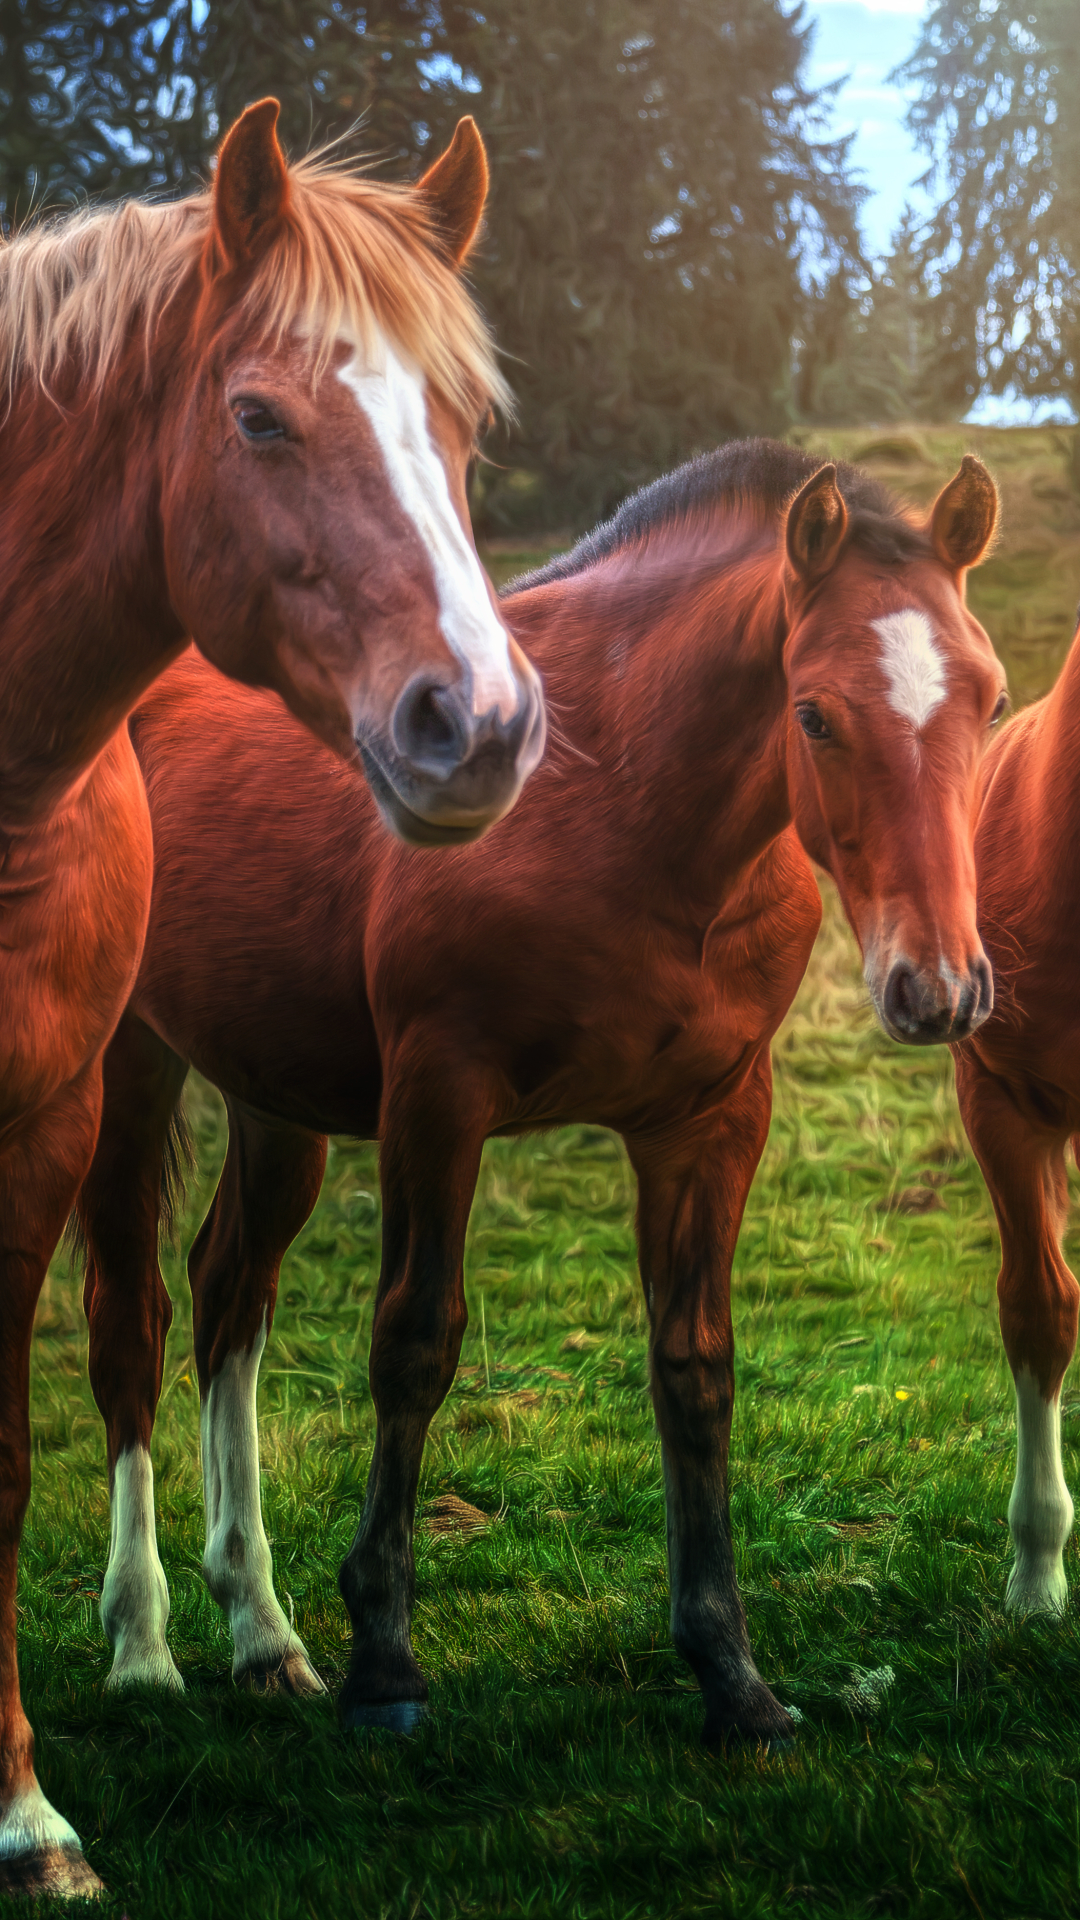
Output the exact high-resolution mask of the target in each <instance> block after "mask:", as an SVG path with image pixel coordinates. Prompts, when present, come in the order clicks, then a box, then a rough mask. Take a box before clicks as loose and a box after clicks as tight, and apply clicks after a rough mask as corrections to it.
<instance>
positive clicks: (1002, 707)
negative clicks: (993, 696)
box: [990, 693, 1009, 727]
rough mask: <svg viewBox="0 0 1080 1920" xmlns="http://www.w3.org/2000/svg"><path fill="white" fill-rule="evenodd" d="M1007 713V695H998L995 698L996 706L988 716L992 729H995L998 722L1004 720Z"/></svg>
mask: <svg viewBox="0 0 1080 1920" xmlns="http://www.w3.org/2000/svg"><path fill="white" fill-rule="evenodd" d="M1008 711H1009V696H1008V694H1007V693H999V694H998V697H997V705H996V707H995V708H994V711H993V713H992V714H991V715H990V725H991V726H992V727H996V726H997V723H998V721H999V720H1002V719H1004V717H1005V715H1006V713H1008Z"/></svg>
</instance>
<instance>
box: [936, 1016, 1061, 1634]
mask: <svg viewBox="0 0 1080 1920" xmlns="http://www.w3.org/2000/svg"><path fill="white" fill-rule="evenodd" d="M956 1085H957V1093H958V1095H959V1098H960V1112H961V1114H962V1115H963V1120H964V1125H965V1127H966V1128H967V1133H968V1138H969V1140H970V1141H971V1144H972V1146H973V1148H974V1149H975V1154H976V1157H977V1159H978V1162H979V1165H980V1166H981V1168H982V1170H983V1174H984V1176H985V1179H986V1184H987V1186H988V1187H989V1189H990V1198H991V1199H992V1201H993V1203H994V1212H995V1213H996V1214H997V1221H998V1229H999V1232H1000V1234H1001V1272H1000V1273H999V1275H998V1309H999V1314H1000V1319H1001V1335H1002V1339H1003V1341H1004V1343H1005V1352H1006V1355H1007V1356H1008V1361H1009V1365H1010V1367H1011V1368H1012V1373H1013V1380H1014V1381H1015V1384H1016V1440H1017V1446H1016V1480H1015V1482H1014V1485H1013V1490H1012V1498H1011V1500H1010V1501H1009V1528H1010V1531H1011V1533H1012V1537H1013V1546H1014V1548H1015V1553H1016V1557H1015V1560H1014V1561H1013V1568H1012V1572H1011V1574H1010V1575H1009V1584H1008V1587H1007V1588H1006V1592H1005V1604H1006V1606H1008V1607H1011V1608H1014V1609H1016V1611H1017V1612H1021V1613H1060V1612H1061V1611H1062V1609H1063V1608H1064V1606H1065V1604H1066V1600H1067V1598H1068V1590H1067V1586H1066V1581H1065V1567H1064V1562H1063V1560H1062V1553H1063V1550H1064V1547H1065V1542H1066V1540H1067V1539H1068V1537H1069V1532H1070V1529H1071V1527H1072V1520H1073V1504H1072V1501H1071V1500H1070V1498H1069V1490H1068V1488H1067V1487H1066V1485H1065V1476H1064V1474H1063V1473H1062V1470H1061V1383H1062V1381H1063V1379H1064V1377H1065V1370H1066V1368H1067V1367H1068V1364H1069V1361H1070V1360H1071V1359H1072V1356H1073V1351H1074V1349H1075V1346H1076V1324H1077V1303H1078V1301H1080V1287H1078V1286H1077V1284H1076V1281H1075V1280H1074V1278H1073V1276H1072V1274H1071V1273H1070V1272H1069V1269H1068V1267H1067V1266H1066V1265H1065V1262H1064V1260H1063V1258H1062V1255H1061V1234H1062V1229H1063V1227H1064V1225H1065V1218H1066V1214H1067V1212H1068V1189H1067V1184H1066V1176H1065V1158H1064V1150H1065V1145H1066V1141H1067V1139H1068V1135H1067V1134H1063V1133H1054V1132H1051V1131H1050V1130H1049V1129H1038V1130H1037V1129H1036V1128H1035V1127H1033V1126H1032V1125H1031V1123H1030V1122H1029V1121H1028V1120H1026V1119H1025V1118H1024V1116H1023V1115H1022V1114H1021V1113H1020V1112H1019V1111H1018V1110H1017V1108H1016V1106H1015V1105H1014V1104H1013V1102H1012V1100H1011V1099H1010V1098H1009V1095H1008V1093H1007V1091H1006V1089H1005V1087H1004V1086H1003V1085H1002V1083H1001V1081H1000V1080H998V1079H996V1078H995V1076H994V1075H993V1074H991V1073H989V1072H988V1071H987V1069H986V1068H985V1067H984V1066H983V1065H982V1064H981V1063H980V1061H979V1060H978V1059H977V1057H976V1056H975V1055H974V1054H973V1052H972V1051H971V1050H970V1049H968V1048H963V1049H958V1050H957V1053H956Z"/></svg>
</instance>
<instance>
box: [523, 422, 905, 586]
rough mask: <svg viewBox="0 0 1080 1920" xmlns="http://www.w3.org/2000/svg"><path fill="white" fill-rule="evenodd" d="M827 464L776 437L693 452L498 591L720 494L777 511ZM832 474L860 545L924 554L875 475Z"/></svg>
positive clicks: (565, 575)
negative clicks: (691, 456) (542, 563)
mask: <svg viewBox="0 0 1080 1920" xmlns="http://www.w3.org/2000/svg"><path fill="white" fill-rule="evenodd" d="M824 465H825V462H824V460H822V459H821V458H820V457H819V456H818V455H817V454H810V453H804V452H803V451H802V448H801V447H793V446H789V445H788V444H787V443H786V442H785V441H781V440H729V441H728V442H727V444H726V445H725V446H722V447H717V448H716V449H715V451H714V452H712V453H702V454H698V456H697V458H696V459H694V460H688V461H687V462H686V464H685V466H682V467H676V468H675V471H674V472H673V473H666V474H664V475H663V477H662V478H661V479H659V480H653V481H652V482H651V483H650V485H649V486H647V487H641V488H639V490H638V492H637V493H632V494H631V495H630V497H629V499H628V500H624V501H623V503H622V506H621V507H619V508H618V510H617V512H615V513H614V514H613V515H612V517H611V519H610V520H605V521H603V522H602V523H601V525H600V526H598V527H595V528H594V529H593V531H592V532H591V533H586V534H584V535H583V537H582V538H581V539H580V540H579V541H578V543H577V545H576V546H575V547H572V548H571V549H570V552H569V553H563V554H558V555H557V556H556V557H555V559H553V560H549V561H548V562H547V564H546V565H545V566H543V567H537V568H536V569H535V570H534V571H533V572H532V573H523V574H520V575H519V576H518V578H517V579H516V580H511V581H509V582H508V584H507V585H506V586H505V587H504V588H503V590H502V591H503V594H504V595H505V594H510V593H520V592H522V591H523V590H524V589H525V588H527V587H542V586H545V585H546V584H547V583H548V582H549V581H551V580H569V579H571V578H572V577H573V576H574V575H575V574H578V573H587V572H588V570H589V568H590V567H594V566H596V565H597V563H598V562H599V561H601V560H606V559H609V558H610V557H611V555H612V554H615V553H619V552H620V551H621V550H622V549H623V548H625V547H629V546H633V545H635V544H637V543H639V542H642V541H644V540H647V539H648V538H649V536H650V535H651V534H654V533H655V532H657V530H658V529H659V528H661V527H663V526H667V525H670V524H671V523H672V522H677V521H680V520H690V519H692V518H694V516H695V515H697V514H700V512H701V509H702V508H703V507H704V508H707V507H713V506H717V505H719V504H720V503H721V502H722V501H724V500H731V501H735V500H743V501H747V502H756V503H759V504H760V507H761V509H762V512H763V514H767V515H769V516H770V517H775V516H776V515H778V514H779V512H780V509H781V508H782V507H783V505H784V504H785V502H786V501H787V500H789V499H790V498H791V495H792V494H793V493H795V492H796V491H797V489H798V488H799V487H801V486H802V485H803V484H804V482H805V481H807V480H809V478H810V476H811V474H814V473H817V471H818V469H819V468H820V467H822V466H824ZM836 477H837V481H838V483H839V487H840V491H841V493H842V494H843V496H844V500H845V503H846V505H847V509H848V513H849V515H850V517H851V539H852V541H853V542H854V543H856V544H857V545H858V546H859V548H860V549H861V551H863V552H864V553H868V554H869V555H870V556H871V557H872V558H873V559H876V560H881V561H884V562H885V563H886V564H889V563H890V562H896V561H901V560H907V559H912V558H915V557H917V556H918V555H919V554H923V553H929V551H930V545H929V541H928V540H927V537H926V535H925V533H924V532H923V531H922V529H921V528H920V527H914V526H912V524H911V522H910V521H909V520H906V519H905V518H904V516H903V514H902V513H901V510H900V508H899V506H898V505H897V503H896V501H895V500H894V499H893V497H892V495H891V494H890V493H889V491H888V489H887V488H885V487H883V486H882V485H881V484H880V482H879V481H877V480H875V479H874V478H873V476H872V475H871V474H869V473H865V472H864V471H863V469H862V468H861V467H852V466H849V465H848V463H847V461H845V460H841V461H838V462H837V465H836Z"/></svg>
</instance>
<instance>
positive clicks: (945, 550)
mask: <svg viewBox="0 0 1080 1920" xmlns="http://www.w3.org/2000/svg"><path fill="white" fill-rule="evenodd" d="M997 521H998V490H997V488H996V487H995V485H994V483H993V481H992V480H991V478H990V475H989V474H988V473H987V471H986V468H985V467H984V466H983V463H982V461H981V460H976V458H975V456H974V454H972V453H965V455H964V458H963V460H962V462H961V464H960V471H959V473H958V474H956V476H955V477H954V478H953V479H952V480H950V481H949V484H948V486H947V487H945V488H943V490H942V491H941V493H939V494H938V497H937V499H936V500H935V502H934V509H933V512H932V513H931V515H930V539H931V542H932V543H933V548H934V552H935V553H936V554H937V557H938V559H939V560H943V561H944V562H945V565H946V566H947V567H951V568H952V569H953V571H954V572H956V573H959V572H960V571H961V570H962V568H964V567H975V566H978V564H979V561H980V560H981V559H982V557H983V555H984V553H985V552H986V549H987V547H988V546H989V545H990V542H991V540H992V539H993V537H994V533H995V530H996V528H997Z"/></svg>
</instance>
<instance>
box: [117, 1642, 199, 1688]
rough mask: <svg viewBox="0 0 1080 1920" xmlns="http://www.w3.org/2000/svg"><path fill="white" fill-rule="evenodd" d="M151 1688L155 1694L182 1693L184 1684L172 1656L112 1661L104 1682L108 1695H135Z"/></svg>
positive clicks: (160, 1655) (157, 1654) (158, 1655)
mask: <svg viewBox="0 0 1080 1920" xmlns="http://www.w3.org/2000/svg"><path fill="white" fill-rule="evenodd" d="M145 1688H151V1689H153V1690H154V1691H155V1692H157V1693H183V1691H184V1682H183V1680H182V1679H181V1677H180V1670H179V1668H178V1667H177V1665H176V1662H175V1661H174V1659H173V1657H172V1655H171V1654H170V1653H168V1652H167V1651H166V1652H165V1653H164V1654H162V1653H161V1652H157V1653H155V1654H154V1655H152V1656H148V1657H147V1658H145V1659H138V1660H136V1659H127V1660H124V1661H122V1662H121V1661H120V1660H114V1661H113V1664H112V1669H111V1671H110V1673H109V1675H108V1677H107V1679H106V1681H105V1689H106V1692H108V1693H136V1692H141V1691H142V1690H143V1689H145Z"/></svg>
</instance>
